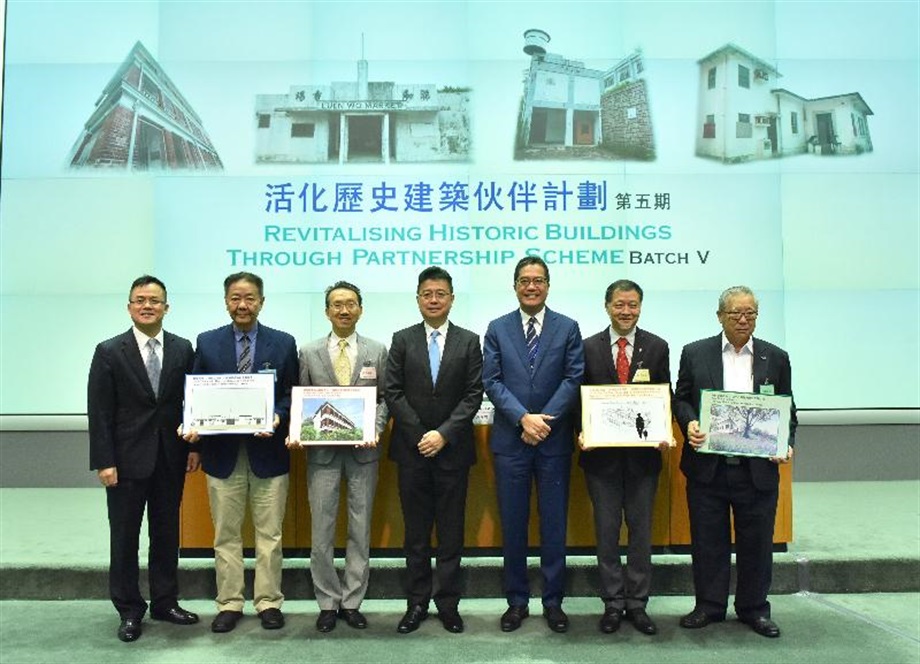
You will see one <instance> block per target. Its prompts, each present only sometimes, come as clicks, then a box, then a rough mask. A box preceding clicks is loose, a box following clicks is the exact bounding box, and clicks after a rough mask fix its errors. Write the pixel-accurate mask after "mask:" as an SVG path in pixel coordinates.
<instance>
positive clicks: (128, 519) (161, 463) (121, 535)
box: [106, 449, 184, 618]
mask: <svg viewBox="0 0 920 664" xmlns="http://www.w3.org/2000/svg"><path fill="white" fill-rule="evenodd" d="M180 472H181V471H180ZM183 480H184V477H183V475H181V474H180V473H177V472H176V470H175V469H171V468H169V467H168V465H167V463H166V459H165V458H164V455H163V451H162V449H161V450H160V453H159V456H158V458H157V464H156V467H155V469H154V471H153V474H152V475H151V476H150V477H148V478H146V479H127V478H122V477H119V478H118V484H117V485H116V486H114V487H110V488H107V489H106V502H107V505H108V512H109V595H110V596H111V598H112V604H114V605H115V609H116V610H117V611H118V614H119V615H120V616H121V617H122V618H143V616H144V614H145V613H146V612H147V603H146V602H145V601H144V598H143V597H142V596H141V591H140V584H139V581H138V576H139V572H138V561H137V557H138V548H139V545H140V531H141V520H142V519H143V518H144V508H145V507H146V509H147V531H148V536H149V539H150V548H149V556H148V559H147V568H148V581H149V584H150V604H151V606H152V608H153V609H154V610H155V611H163V610H166V609H169V608H172V607H174V606H176V603H177V597H178V594H179V584H178V579H177V573H178V566H179V502H180V500H181V498H182V488H183V484H184V483H183Z"/></svg>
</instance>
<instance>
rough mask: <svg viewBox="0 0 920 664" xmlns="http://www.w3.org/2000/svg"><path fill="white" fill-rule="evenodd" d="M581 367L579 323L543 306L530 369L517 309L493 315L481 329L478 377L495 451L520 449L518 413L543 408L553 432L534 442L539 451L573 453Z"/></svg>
mask: <svg viewBox="0 0 920 664" xmlns="http://www.w3.org/2000/svg"><path fill="white" fill-rule="evenodd" d="M584 372H585V354H584V345H583V343H582V340H581V332H580V331H579V329H578V323H576V322H575V321H574V320H572V319H571V318H568V317H567V316H563V315H562V314H558V313H556V312H555V311H550V310H549V309H548V308H547V309H546V313H545V315H544V317H543V330H542V331H541V333H540V346H539V349H538V351H537V358H536V363H535V364H534V368H533V373H531V370H530V362H529V360H528V358H527V342H526V341H525V340H524V326H523V324H522V323H521V314H520V311H519V310H517V309H515V310H514V311H512V312H511V313H510V314H506V315H504V316H502V317H500V318H496V319H495V320H493V321H492V322H491V323H489V327H488V329H487V330H486V336H485V342H484V350H483V369H482V381H483V385H484V386H485V391H486V394H488V395H489V399H490V400H491V401H492V404H493V405H494V406H495V419H494V421H493V424H492V434H491V437H490V439H489V445H490V447H491V449H492V452H494V453H496V454H518V453H520V452H521V451H523V449H524V445H525V443H524V441H522V440H521V426H520V424H519V422H520V420H521V418H522V417H523V416H524V415H525V414H526V413H545V414H547V415H553V416H554V417H555V418H556V419H554V420H552V421H551V422H550V423H549V424H550V427H551V428H552V432H551V433H550V435H549V437H548V438H547V439H546V440H544V441H543V442H541V443H540V444H539V445H537V447H536V449H537V452H538V453H539V454H547V455H562V454H571V453H572V444H573V431H574V424H575V420H576V411H577V406H578V400H579V388H580V386H581V382H582V379H583V377H584Z"/></svg>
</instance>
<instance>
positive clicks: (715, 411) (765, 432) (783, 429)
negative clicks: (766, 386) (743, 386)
mask: <svg viewBox="0 0 920 664" xmlns="http://www.w3.org/2000/svg"><path fill="white" fill-rule="evenodd" d="M791 407H792V397H791V396H782V395H777V394H753V393H749V392H723V391H720V390H702V393H701V395H700V431H702V432H703V433H705V434H706V442H705V443H703V446H702V447H700V448H699V449H698V450H697V451H698V452H707V453H710V454H728V455H732V456H748V457H766V458H770V457H785V456H786V455H787V453H788V451H789V417H790V411H791Z"/></svg>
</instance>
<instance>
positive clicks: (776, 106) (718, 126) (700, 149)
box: [696, 44, 873, 162]
mask: <svg viewBox="0 0 920 664" xmlns="http://www.w3.org/2000/svg"><path fill="white" fill-rule="evenodd" d="M699 66H700V71H699V77H700V78H699V100H700V101H699V113H698V125H697V127H698V133H697V135H696V154H697V155H698V156H700V157H714V158H716V159H721V160H722V161H725V162H742V161H748V160H751V159H765V158H769V157H780V156H785V155H791V154H801V153H805V152H811V153H815V154H824V155H827V154H861V153H863V152H871V151H872V139H871V137H870V136H869V123H868V117H869V116H870V115H872V114H873V113H872V109H870V108H869V106H868V104H866V102H865V101H864V100H863V98H862V97H861V96H860V94H859V93H858V92H849V93H846V94H840V95H833V96H830V97H818V98H816V99H806V98H805V97H800V96H799V95H797V94H795V93H793V92H790V91H789V90H786V89H784V88H777V87H773V85H774V81H775V80H776V79H778V78H779V77H780V76H781V74H780V73H779V72H778V71H777V70H776V68H775V67H773V66H772V65H770V64H769V63H767V62H764V61H763V60H761V59H760V58H757V57H756V56H754V55H751V54H750V53H748V52H747V51H745V50H744V49H742V48H739V47H738V46H735V45H734V44H726V45H725V46H723V47H721V48H719V49H717V50H715V51H713V52H712V53H710V54H709V55H707V56H706V57H704V58H702V59H701V60H699Z"/></svg>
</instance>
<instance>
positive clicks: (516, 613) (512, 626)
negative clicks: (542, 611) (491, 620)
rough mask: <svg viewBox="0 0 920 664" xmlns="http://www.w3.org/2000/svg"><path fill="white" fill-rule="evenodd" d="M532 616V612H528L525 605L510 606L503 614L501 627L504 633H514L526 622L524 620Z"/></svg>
mask: <svg viewBox="0 0 920 664" xmlns="http://www.w3.org/2000/svg"><path fill="white" fill-rule="evenodd" d="M529 615H530V610H528V608H527V606H525V605H518V606H509V607H508V610H507V611H505V612H504V613H503V614H502V619H501V626H502V631H503V632H513V631H514V630H516V629H517V628H518V627H520V626H521V623H522V622H523V621H524V618H526V617H527V616H529Z"/></svg>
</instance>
